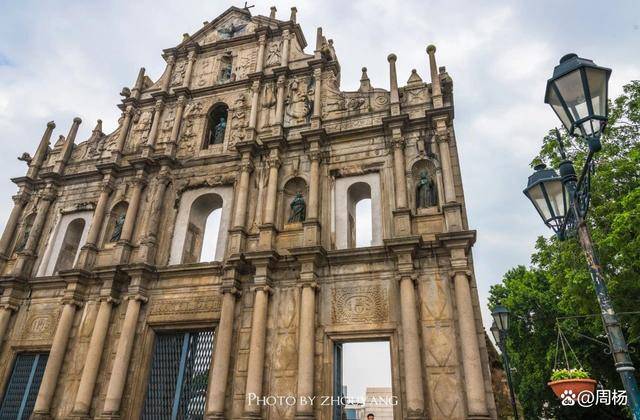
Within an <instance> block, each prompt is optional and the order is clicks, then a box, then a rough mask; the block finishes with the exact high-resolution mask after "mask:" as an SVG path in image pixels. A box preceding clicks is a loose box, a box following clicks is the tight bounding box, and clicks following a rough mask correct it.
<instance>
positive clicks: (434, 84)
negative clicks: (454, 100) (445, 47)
mask: <svg viewBox="0 0 640 420" xmlns="http://www.w3.org/2000/svg"><path fill="white" fill-rule="evenodd" d="M427 54H429V71H430V72H431V98H432V101H433V107H434V108H441V107H442V106H443V102H442V88H441V86H440V74H439V73H438V65H437V64H436V46H435V45H429V46H428V47H427Z"/></svg>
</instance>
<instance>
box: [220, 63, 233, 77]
mask: <svg viewBox="0 0 640 420" xmlns="http://www.w3.org/2000/svg"><path fill="white" fill-rule="evenodd" d="M232 73H233V65H232V63H231V61H230V60H229V61H228V60H223V61H222V62H221V63H220V78H219V79H218V82H220V83H225V82H228V81H230V80H231V74H232Z"/></svg>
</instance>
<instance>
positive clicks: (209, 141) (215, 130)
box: [204, 104, 229, 149]
mask: <svg viewBox="0 0 640 420" xmlns="http://www.w3.org/2000/svg"><path fill="white" fill-rule="evenodd" d="M228 115H229V107H228V106H227V105H226V104H219V105H216V106H214V107H213V108H211V110H210V111H209V114H207V127H208V128H207V135H206V138H205V143H204V148H205V149H206V148H208V147H209V146H212V145H215V144H222V143H224V135H225V132H226V131H227V120H228Z"/></svg>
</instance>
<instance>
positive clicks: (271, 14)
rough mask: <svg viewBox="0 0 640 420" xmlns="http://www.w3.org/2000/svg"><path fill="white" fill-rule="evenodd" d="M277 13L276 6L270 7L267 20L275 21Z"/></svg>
mask: <svg viewBox="0 0 640 420" xmlns="http://www.w3.org/2000/svg"><path fill="white" fill-rule="evenodd" d="M277 11H278V9H276V6H271V12H270V13H269V18H270V19H275V18H276V12H277Z"/></svg>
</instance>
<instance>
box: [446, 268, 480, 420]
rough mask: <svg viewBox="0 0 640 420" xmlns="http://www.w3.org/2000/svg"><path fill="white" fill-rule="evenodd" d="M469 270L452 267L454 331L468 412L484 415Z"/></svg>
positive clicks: (474, 414)
mask: <svg viewBox="0 0 640 420" xmlns="http://www.w3.org/2000/svg"><path fill="white" fill-rule="evenodd" d="M470 276H471V273H470V272H467V271H456V272H455V273H454V275H453V277H454V288H455V298H456V310H457V312H458V330H459V331H458V333H459V335H460V348H461V349H462V366H463V369H464V379H465V380H464V386H465V391H466V394H467V407H468V408H469V416H486V415H487V414H488V411H487V400H486V394H485V388H484V377H483V374H482V361H481V359H480V345H479V342H478V332H477V330H476V318H475V315H474V312H473V304H472V303H471V288H470V286H469V281H470Z"/></svg>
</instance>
